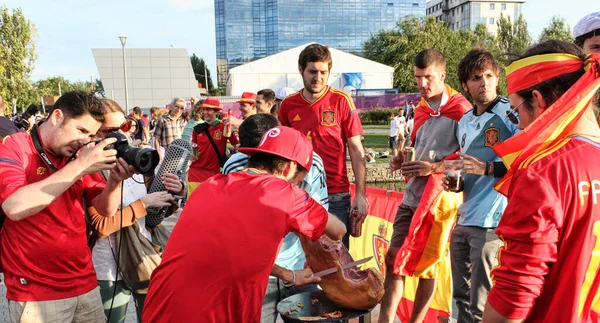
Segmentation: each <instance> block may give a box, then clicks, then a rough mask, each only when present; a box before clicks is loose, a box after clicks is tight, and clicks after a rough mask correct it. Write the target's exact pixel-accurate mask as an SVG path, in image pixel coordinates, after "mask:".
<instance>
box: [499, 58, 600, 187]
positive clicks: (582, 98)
mask: <svg viewBox="0 0 600 323" xmlns="http://www.w3.org/2000/svg"><path fill="white" fill-rule="evenodd" d="M599 64H600V54H591V55H590V56H589V57H588V58H587V59H586V60H585V61H583V60H581V59H580V58H579V57H577V56H574V55H569V54H544V55H536V56H531V57H527V58H524V59H521V60H518V61H515V62H514V63H512V64H511V65H510V66H508V68H507V69H506V72H507V76H506V80H507V85H508V94H509V95H510V94H513V93H517V92H519V91H522V90H526V89H529V88H531V87H533V86H534V85H536V84H539V83H541V82H544V81H547V80H549V79H552V78H554V77H557V76H559V75H563V74H567V73H573V72H576V71H578V70H580V69H581V68H583V67H585V70H586V71H585V74H584V75H583V76H582V77H581V78H580V79H579V80H578V81H577V82H576V83H575V84H574V85H573V86H572V87H571V88H570V89H569V90H568V91H567V92H565V93H564V94H563V95H562V96H561V97H560V98H559V99H558V100H557V101H556V102H554V104H552V105H551V106H550V107H549V108H548V109H546V111H544V113H543V114H542V115H541V116H540V117H538V118H537V119H535V120H534V121H533V122H532V123H531V124H530V125H529V126H528V127H527V128H525V129H524V130H523V131H521V132H520V133H518V134H517V135H515V136H513V137H511V138H510V139H508V140H506V141H504V142H503V143H500V144H497V145H495V146H494V147H493V148H492V149H494V151H495V152H496V154H497V155H498V156H499V157H500V158H502V161H503V162H504V164H505V165H506V166H507V168H508V172H507V174H506V175H505V176H504V177H503V178H502V179H501V180H500V181H498V183H497V184H496V187H495V188H496V190H497V191H499V192H500V193H502V194H504V195H508V191H509V189H510V184H511V181H512V179H513V176H514V174H515V172H516V171H517V170H519V169H523V168H526V167H528V166H530V165H532V164H533V163H535V162H537V161H538V160H540V159H541V158H543V157H544V156H547V155H548V154H550V153H552V152H554V151H556V150H557V149H559V148H560V147H561V146H562V145H564V144H565V143H566V142H567V141H565V140H562V139H564V138H566V137H568V136H569V135H571V131H572V130H573V127H574V126H575V124H576V123H577V121H578V120H579V118H580V117H581V116H582V115H583V113H584V112H585V111H586V109H587V108H588V106H589V105H590V104H591V102H592V100H593V98H594V95H595V94H596V92H597V91H598V89H599V88H600V67H599Z"/></svg>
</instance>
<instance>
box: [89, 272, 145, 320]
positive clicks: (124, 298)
mask: <svg viewBox="0 0 600 323" xmlns="http://www.w3.org/2000/svg"><path fill="white" fill-rule="evenodd" d="M98 286H100V297H101V298H102V304H103V305H104V315H106V317H108V313H109V312H110V320H109V321H108V322H109V323H123V322H125V318H126V316H127V305H128V304H129V300H130V299H131V295H132V294H133V300H134V302H135V311H136V314H137V321H138V323H141V322H142V310H143V307H144V301H145V300H146V294H137V293H132V292H131V291H130V290H128V289H127V287H125V284H123V281H122V280H119V281H117V291H116V293H115V282H114V281H110V280H99V281H98ZM113 294H114V295H115V300H114V302H113ZM111 304H112V310H111V309H110V306H111Z"/></svg>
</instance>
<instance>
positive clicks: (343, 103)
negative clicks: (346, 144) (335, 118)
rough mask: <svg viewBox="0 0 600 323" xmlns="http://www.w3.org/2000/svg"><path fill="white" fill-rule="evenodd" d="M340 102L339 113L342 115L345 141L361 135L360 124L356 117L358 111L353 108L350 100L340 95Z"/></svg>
mask: <svg viewBox="0 0 600 323" xmlns="http://www.w3.org/2000/svg"><path fill="white" fill-rule="evenodd" d="M342 97H343V98H342V99H341V100H340V113H341V114H342V131H344V134H345V135H346V139H348V138H352V137H355V136H360V135H362V134H363V128H362V124H361V122H360V117H359V116H358V110H356V107H355V106H354V102H353V101H352V98H351V97H349V96H348V95H346V94H343V95H342Z"/></svg>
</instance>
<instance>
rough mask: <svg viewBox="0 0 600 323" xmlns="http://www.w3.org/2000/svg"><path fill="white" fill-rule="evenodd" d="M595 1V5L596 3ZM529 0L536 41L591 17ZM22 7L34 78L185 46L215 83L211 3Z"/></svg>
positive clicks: (30, 0) (557, 0) (60, 0)
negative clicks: (31, 28) (122, 53)
mask: <svg viewBox="0 0 600 323" xmlns="http://www.w3.org/2000/svg"><path fill="white" fill-rule="evenodd" d="M592 2H593V1H592ZM566 3H567V2H566V1H564V0H528V1H527V2H526V3H525V4H524V5H523V15H524V17H525V19H526V20H527V23H528V25H529V32H530V34H531V35H532V36H533V37H534V39H537V37H538V36H539V34H540V32H541V31H542V29H543V28H544V27H545V26H547V24H548V22H549V21H550V19H551V18H552V16H554V15H560V16H562V17H563V18H565V19H566V20H567V22H569V24H570V26H571V28H573V26H574V25H575V24H576V23H577V21H578V20H579V19H580V18H582V17H583V16H585V15H586V14H588V13H590V12H591V11H590V10H592V8H591V7H592V6H590V1H589V0H586V1H584V0H571V1H568V6H566V5H565V4H566ZM2 4H4V5H6V6H8V7H9V8H15V7H21V8H22V9H23V12H24V14H25V16H26V17H27V18H28V19H29V20H31V21H33V23H34V24H35V25H36V27H37V30H38V38H37V40H36V53H37V55H38V59H37V61H36V63H35V69H34V71H33V73H32V78H33V79H34V80H38V79H43V78H47V77H51V76H64V77H65V78H68V79H71V80H77V79H81V80H89V79H90V76H93V77H94V78H98V77H99V75H98V70H97V69H96V65H95V63H94V58H93V56H92V52H91V48H120V47H121V43H120V41H119V38H118V36H119V35H126V36H128V39H127V47H132V48H148V47H153V48H165V47H171V46H172V47H175V48H187V49H188V51H189V53H190V55H191V54H192V53H195V54H196V55H198V56H199V57H202V58H204V59H205V60H206V61H207V62H208V67H209V68H210V70H211V74H212V77H213V81H214V82H216V49H215V18H214V11H213V7H214V1H213V0H162V1H161V0H120V1H115V0H104V1H85V0H56V1H42V0H4V1H2Z"/></svg>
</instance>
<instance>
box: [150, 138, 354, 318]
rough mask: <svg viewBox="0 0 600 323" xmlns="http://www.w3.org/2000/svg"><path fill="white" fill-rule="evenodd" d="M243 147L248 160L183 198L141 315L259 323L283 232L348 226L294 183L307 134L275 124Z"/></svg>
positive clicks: (305, 164)
mask: <svg viewBox="0 0 600 323" xmlns="http://www.w3.org/2000/svg"><path fill="white" fill-rule="evenodd" d="M240 152H242V153H244V154H247V155H248V156H250V158H249V160H248V168H246V169H244V170H243V171H241V172H234V173H230V174H228V175H216V176H213V177H211V178H210V179H208V180H207V181H205V182H204V183H202V184H200V185H199V186H198V188H197V189H196V194H194V195H193V196H192V197H191V198H190V199H189V201H188V203H187V204H186V206H185V209H184V211H183V213H182V214H181V217H180V218H179V222H178V223H177V226H176V227H175V229H174V230H173V233H172V234H171V237H170V238H169V243H168V244H167V247H166V249H165V252H164V253H163V257H162V263H161V264H160V266H158V267H157V268H156V270H155V271H154V273H153V274H152V279H151V281H150V287H149V290H148V296H147V298H146V303H145V306H144V313H143V321H144V322H148V323H152V322H190V321H194V322H206V323H211V322H215V323H216V322H218V323H220V322H240V323H241V322H244V323H258V322H260V320H261V307H262V301H263V297H264V295H265V291H266V288H267V282H268V279H269V273H270V272H271V269H272V268H273V264H274V263H275V258H276V256H277V251H278V249H279V247H280V246H281V243H282V240H283V237H284V236H285V235H286V234H287V233H288V232H296V233H298V234H303V235H305V236H306V237H308V238H309V239H311V240H314V241H316V240H317V239H319V237H321V236H322V235H323V234H326V235H327V236H328V237H330V238H332V239H334V240H339V239H341V238H342V237H343V236H344V234H345V233H346V228H345V227H344V225H343V224H342V223H341V221H340V220H338V219H337V218H336V217H335V216H334V215H330V214H328V213H327V211H326V210H325V208H323V206H321V204H320V203H319V202H317V201H315V200H313V199H312V198H311V197H310V196H309V195H308V193H306V192H305V191H303V190H302V189H300V188H299V187H297V186H296V185H297V184H300V183H301V182H302V180H303V179H304V177H305V176H306V174H307V171H308V170H310V168H311V165H312V156H313V150H312V145H311V144H310V142H309V141H308V139H306V137H305V136H304V135H302V134H301V133H300V132H298V131H296V130H294V129H291V128H288V127H275V128H272V129H270V130H269V131H267V132H266V133H265V134H264V135H263V136H262V138H261V141H260V143H259V145H258V147H256V148H248V147H245V148H240ZM292 274H293V275H294V278H293V280H295V279H296V277H295V276H296V271H292Z"/></svg>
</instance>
